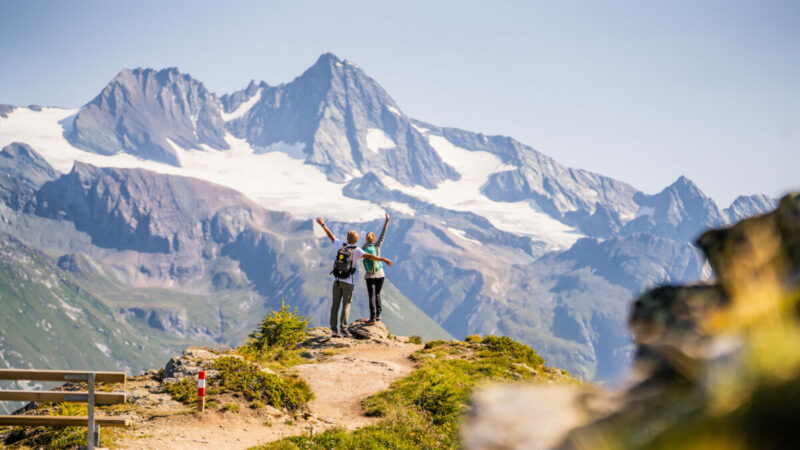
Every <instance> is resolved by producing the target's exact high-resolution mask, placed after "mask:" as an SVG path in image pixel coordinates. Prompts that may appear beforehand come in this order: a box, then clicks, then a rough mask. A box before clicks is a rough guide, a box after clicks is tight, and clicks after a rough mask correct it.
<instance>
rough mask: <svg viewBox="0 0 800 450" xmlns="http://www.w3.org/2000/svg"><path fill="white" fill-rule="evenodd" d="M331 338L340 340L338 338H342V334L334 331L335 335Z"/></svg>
mask: <svg viewBox="0 0 800 450" xmlns="http://www.w3.org/2000/svg"><path fill="white" fill-rule="evenodd" d="M331 337H335V338H338V337H342V335H341V334H339V332H338V331H334V332H333V334H331Z"/></svg>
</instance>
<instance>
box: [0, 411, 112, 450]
mask: <svg viewBox="0 0 800 450" xmlns="http://www.w3.org/2000/svg"><path fill="white" fill-rule="evenodd" d="M87 408H88V407H87V405H86V404H85V403H40V404H39V405H37V406H36V408H34V411H35V412H36V414H37V415H48V416H85V415H87V414H88V409H87ZM100 411H104V412H106V413H108V411H106V408H103V407H99V408H98V412H100ZM86 430H87V429H86V427H13V428H11V429H10V431H9V432H8V434H5V436H4V439H3V440H2V441H0V448H47V449H50V448H52V449H59V448H78V447H85V446H86ZM121 433H122V431H121V430H118V429H114V428H109V427H105V428H103V429H102V430H101V432H100V446H101V447H110V446H111V445H113V443H114V441H115V440H116V439H117V437H118V435H119V434H121Z"/></svg>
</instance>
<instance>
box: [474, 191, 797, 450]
mask: <svg viewBox="0 0 800 450" xmlns="http://www.w3.org/2000/svg"><path fill="white" fill-rule="evenodd" d="M698 245H699V246H700V247H701V248H702V249H703V251H704V252H705V254H706V256H707V257H708V260H709V262H710V263H711V266H712V267H713V269H714V272H715V273H716V274H718V278H717V279H716V280H715V281H714V282H713V283H709V284H691V285H685V286H678V285H672V286H669V285H667V286H661V287H657V288H654V289H651V290H649V291H648V292H646V293H645V294H643V295H642V296H641V297H640V298H639V299H638V300H637V301H636V302H635V303H634V305H633V310H632V312H631V315H630V328H631V331H632V333H633V337H634V341H635V343H636V356H635V363H634V372H633V376H632V377H631V379H630V387H628V388H626V389H624V390H622V391H620V392H611V393H609V392H597V391H587V390H585V389H578V388H572V389H568V388H564V387H547V388H543V387H530V388H527V387H499V388H494V389H489V390H487V391H484V392H481V393H479V394H478V395H477V397H476V399H475V401H474V403H473V410H472V411H471V412H470V414H469V417H468V422H467V424H466V426H465V427H464V436H465V443H466V446H467V448H475V449H477V448H488V447H487V446H486V444H485V443H486V442H491V443H492V445H493V446H494V447H504V448H554V449H583V448H595V447H596V446H597V445H598V443H602V445H603V446H604V447H608V448H647V449H657V448H705V447H708V446H714V447H718V448H768V449H772V448H774V449H782V448H796V447H797V446H798V445H800V440H798V435H797V433H796V431H795V428H796V427H795V426H794V418H795V415H796V414H797V413H798V406H797V405H798V403H797V399H798V386H800V354H798V352H797V348H798V346H800V283H798V280H800V278H799V277H798V275H800V196H798V195H797V194H792V195H789V196H787V197H784V198H783V199H782V200H781V201H780V204H779V206H778V209H777V210H775V211H773V212H770V213H769V214H766V215H763V216H759V217H755V218H751V219H746V220H743V221H741V222H739V223H738V224H736V225H734V226H732V227H729V228H724V229H716V230H711V231H708V232H706V233H704V234H703V235H702V236H701V237H700V238H699V240H698ZM512 399H513V400H512ZM489 412H494V414H491V415H490V414H488V413H489ZM488 429H491V430H497V429H503V430H509V431H508V432H507V433H502V434H496V433H495V434H487V432H486V430H488ZM494 447H493V448H494Z"/></svg>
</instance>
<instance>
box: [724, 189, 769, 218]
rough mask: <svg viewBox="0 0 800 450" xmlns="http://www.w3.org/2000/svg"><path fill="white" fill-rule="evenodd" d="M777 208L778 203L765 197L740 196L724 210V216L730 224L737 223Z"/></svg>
mask: <svg viewBox="0 0 800 450" xmlns="http://www.w3.org/2000/svg"><path fill="white" fill-rule="evenodd" d="M777 206H778V201H777V200H776V199H774V198H771V197H769V196H767V195H763V194H762V195H740V196H738V197H736V199H735V200H734V201H733V203H731V206H729V207H728V208H726V209H725V214H727V215H728V219H729V220H730V221H731V222H738V221H740V220H743V219H746V218H748V217H753V216H757V215H759V214H764V213H767V212H770V211H772V210H773V209H775V208H776V207H777Z"/></svg>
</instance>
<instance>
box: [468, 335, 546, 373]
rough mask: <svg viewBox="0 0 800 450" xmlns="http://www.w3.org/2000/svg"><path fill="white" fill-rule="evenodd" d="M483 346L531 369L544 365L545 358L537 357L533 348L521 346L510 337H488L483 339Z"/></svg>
mask: <svg viewBox="0 0 800 450" xmlns="http://www.w3.org/2000/svg"><path fill="white" fill-rule="evenodd" d="M483 345H485V346H486V348H487V349H488V350H489V351H490V352H492V353H495V354H498V355H502V356H505V357H507V358H511V359H514V360H516V361H518V362H522V363H526V364H528V365H530V366H531V367H538V366H541V365H542V364H544V358H542V357H541V356H539V355H537V354H536V352H535V351H534V350H533V349H532V348H530V347H528V346H527V345H525V344H520V343H519V342H517V341H515V340H513V339H511V338H510V337H508V336H500V337H498V336H486V338H484V339H483Z"/></svg>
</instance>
